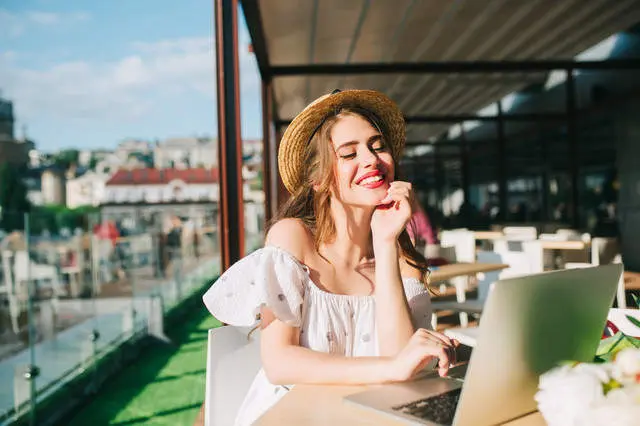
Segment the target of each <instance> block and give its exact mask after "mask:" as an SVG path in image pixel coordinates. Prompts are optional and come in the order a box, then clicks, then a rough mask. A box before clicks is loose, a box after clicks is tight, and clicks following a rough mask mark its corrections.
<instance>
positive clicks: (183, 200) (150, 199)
mask: <svg viewBox="0 0 640 426" xmlns="http://www.w3.org/2000/svg"><path fill="white" fill-rule="evenodd" d="M218 200H219V195H218V170H217V169H206V168H189V169H153V168H145V169H133V170H126V169H121V170H118V171H117V172H116V173H115V174H114V175H113V176H111V178H110V179H109V180H108V181H107V182H106V185H105V191H104V197H103V200H102V203H101V206H102V207H101V212H102V218H103V220H113V221H115V222H117V223H120V224H122V226H124V227H126V228H131V229H137V228H141V227H144V228H149V227H156V228H158V229H159V228H161V227H162V226H163V224H165V223H167V222H168V221H169V220H170V218H171V217H172V216H180V217H189V218H190V220H192V221H193V224H194V226H197V227H205V226H215V225H216V222H217V221H216V217H217V214H218Z"/></svg>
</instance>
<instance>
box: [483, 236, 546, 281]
mask: <svg viewBox="0 0 640 426" xmlns="http://www.w3.org/2000/svg"><path fill="white" fill-rule="evenodd" d="M494 251H495V252H496V253H498V254H499V255H500V256H501V258H502V263H506V264H507V265H509V268H507V269H504V270H503V271H502V272H501V273H500V278H509V277H517V276H522V275H529V274H535V273H539V272H542V271H543V270H544V266H543V265H544V263H543V250H542V245H541V243H540V241H537V240H533V241H509V240H496V241H495V242H494Z"/></svg>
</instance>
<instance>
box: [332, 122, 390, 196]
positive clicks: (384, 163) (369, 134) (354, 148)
mask: <svg viewBox="0 0 640 426" xmlns="http://www.w3.org/2000/svg"><path fill="white" fill-rule="evenodd" d="M331 143H332V145H333V150H334V152H335V154H336V163H335V176H336V187H337V193H336V194H334V196H337V198H338V199H340V200H341V201H342V202H343V203H345V204H352V205H359V206H376V205H378V204H379V203H380V201H381V200H382V199H383V198H384V197H385V196H386V195H387V189H389V184H390V183H391V182H392V181H393V176H394V171H395V170H394V164H393V157H392V156H391V151H390V150H389V148H388V147H387V144H386V141H385V140H383V138H382V135H381V134H380V132H378V130H376V129H375V128H374V127H373V126H372V125H371V124H370V123H369V122H368V121H367V120H366V119H364V118H363V117H361V116H359V115H356V114H345V115H343V116H341V117H339V118H338V119H337V121H336V122H335V124H334V125H333V127H332V129H331Z"/></svg>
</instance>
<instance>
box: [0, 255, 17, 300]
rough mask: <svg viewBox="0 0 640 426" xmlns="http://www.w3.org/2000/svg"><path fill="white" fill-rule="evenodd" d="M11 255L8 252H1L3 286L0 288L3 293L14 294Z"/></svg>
mask: <svg viewBox="0 0 640 426" xmlns="http://www.w3.org/2000/svg"><path fill="white" fill-rule="evenodd" d="M12 260H13V253H12V252H11V251H10V250H3V251H2V277H3V281H4V282H3V285H1V286H0V289H2V290H3V291H2V292H3V293H7V294H15V291H16V289H15V284H14V280H13V267H12V265H11V264H12Z"/></svg>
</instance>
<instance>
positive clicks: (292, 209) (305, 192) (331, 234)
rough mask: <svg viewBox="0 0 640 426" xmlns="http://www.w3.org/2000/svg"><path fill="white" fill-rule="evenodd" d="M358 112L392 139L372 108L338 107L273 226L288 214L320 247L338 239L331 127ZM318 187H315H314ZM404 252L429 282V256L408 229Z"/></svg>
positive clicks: (308, 149) (402, 239)
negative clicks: (333, 211) (333, 202)
mask: <svg viewBox="0 0 640 426" xmlns="http://www.w3.org/2000/svg"><path fill="white" fill-rule="evenodd" d="M347 115H356V116H359V117H362V118H363V119H365V120H367V121H368V122H369V124H371V126H373V128H374V129H377V130H378V132H380V134H381V135H382V139H383V141H388V140H389V138H388V133H387V130H386V128H385V127H384V125H383V123H382V122H381V121H380V120H379V119H378V118H377V117H376V116H375V115H374V114H373V113H372V112H371V111H368V110H365V109H362V108H358V107H355V106H349V107H343V108H341V109H340V110H337V111H334V114H332V115H330V116H329V117H327V118H326V119H325V120H324V122H323V123H322V125H321V126H320V127H319V128H318V130H317V131H316V132H315V134H314V135H313V136H312V137H311V140H310V141H309V143H308V144H307V145H306V146H305V152H304V164H305V165H306V166H307V168H306V170H308V173H307V174H306V175H305V177H304V181H303V183H302V185H300V187H299V188H297V190H296V191H295V192H293V193H292V194H291V195H290V196H289V199H288V200H287V201H286V202H285V203H284V205H283V206H282V207H281V208H280V210H279V211H278V213H277V214H276V216H275V217H274V218H273V219H272V221H271V223H270V224H269V227H270V226H271V225H273V224H274V223H276V222H277V221H279V220H281V219H285V218H296V219H300V220H302V222H303V223H304V224H305V225H306V227H307V228H308V229H309V230H310V232H311V234H312V236H313V239H314V243H315V248H316V250H318V249H319V247H320V244H322V243H328V242H331V241H333V240H334V238H335V236H336V226H335V223H334V222H333V218H332V217H331V209H330V204H331V189H332V188H334V187H335V172H334V170H335V169H334V167H333V166H334V163H335V154H334V152H333V150H332V149H331V129H332V128H333V126H334V125H335V123H336V122H337V121H338V119H340V118H342V117H344V116H347ZM391 155H392V158H393V162H394V164H396V165H397V164H398V160H399V159H398V158H396V157H397V156H396V153H394V152H393V151H391ZM395 170H396V171H395V176H394V180H396V179H397V176H398V167H396V168H395ZM314 187H315V188H314ZM398 244H399V246H400V252H401V254H402V256H403V257H405V258H406V259H407V261H408V263H409V264H410V265H411V266H413V267H415V268H417V269H418V270H420V274H421V281H422V282H423V283H425V284H428V274H429V268H428V266H429V265H428V262H427V259H426V258H425V257H424V256H423V255H422V253H420V252H419V251H418V250H416V248H415V246H414V244H413V242H412V241H411V238H410V237H409V234H408V233H407V231H406V229H405V230H403V231H402V232H401V233H400V235H399V237H398Z"/></svg>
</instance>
